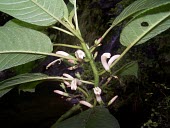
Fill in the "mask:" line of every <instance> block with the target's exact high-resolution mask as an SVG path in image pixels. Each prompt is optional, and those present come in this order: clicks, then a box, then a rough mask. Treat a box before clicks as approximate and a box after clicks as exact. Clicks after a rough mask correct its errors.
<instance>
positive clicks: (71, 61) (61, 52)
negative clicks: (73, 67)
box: [56, 51, 75, 64]
mask: <svg viewBox="0 0 170 128" xmlns="http://www.w3.org/2000/svg"><path fill="white" fill-rule="evenodd" d="M56 54H58V55H62V56H70V58H74V57H73V56H71V55H70V54H68V53H67V52H64V51H57V52H56ZM68 62H70V63H72V64H75V61H74V60H72V59H68Z"/></svg>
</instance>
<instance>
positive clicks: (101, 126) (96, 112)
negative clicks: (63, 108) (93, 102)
mask: <svg viewBox="0 0 170 128" xmlns="http://www.w3.org/2000/svg"><path fill="white" fill-rule="evenodd" d="M51 128H120V127H119V123H118V121H117V120H116V118H115V117H114V116H112V115H111V114H110V113H109V111H108V109H106V108H104V107H94V108H92V109H88V110H86V111H84V112H81V113H80V114H78V115H76V116H74V117H72V118H69V119H67V120H65V121H63V122H61V123H59V124H54V125H53V126H52V127H51Z"/></svg>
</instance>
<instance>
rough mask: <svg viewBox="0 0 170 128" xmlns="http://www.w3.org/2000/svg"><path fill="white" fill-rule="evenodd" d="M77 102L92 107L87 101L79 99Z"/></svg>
mask: <svg viewBox="0 0 170 128" xmlns="http://www.w3.org/2000/svg"><path fill="white" fill-rule="evenodd" d="M79 103H80V104H82V105H85V106H87V107H89V108H93V105H92V104H90V103H89V102H87V101H84V100H81V101H79Z"/></svg>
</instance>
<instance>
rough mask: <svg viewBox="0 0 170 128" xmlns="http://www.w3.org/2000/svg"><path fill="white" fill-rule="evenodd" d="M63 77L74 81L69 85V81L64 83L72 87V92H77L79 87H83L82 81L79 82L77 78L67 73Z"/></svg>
mask: <svg viewBox="0 0 170 128" xmlns="http://www.w3.org/2000/svg"><path fill="white" fill-rule="evenodd" d="M63 76H65V77H66V78H70V79H72V81H71V83H69V82H68V81H64V83H65V84H66V85H67V87H71V90H76V89H77V85H81V81H79V80H78V79H77V78H74V77H72V76H71V75H69V74H67V73H64V74H63Z"/></svg>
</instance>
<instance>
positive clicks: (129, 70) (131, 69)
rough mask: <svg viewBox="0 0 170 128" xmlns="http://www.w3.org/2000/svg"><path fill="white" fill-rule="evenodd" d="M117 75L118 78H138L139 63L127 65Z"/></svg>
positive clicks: (133, 62)
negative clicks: (130, 76)
mask: <svg viewBox="0 0 170 128" xmlns="http://www.w3.org/2000/svg"><path fill="white" fill-rule="evenodd" d="M115 75H118V76H125V75H132V76H136V78H137V77H138V63H137V62H136V61H132V62H130V63H127V64H126V65H124V66H123V67H122V68H120V69H119V70H117V71H116V72H115Z"/></svg>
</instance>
